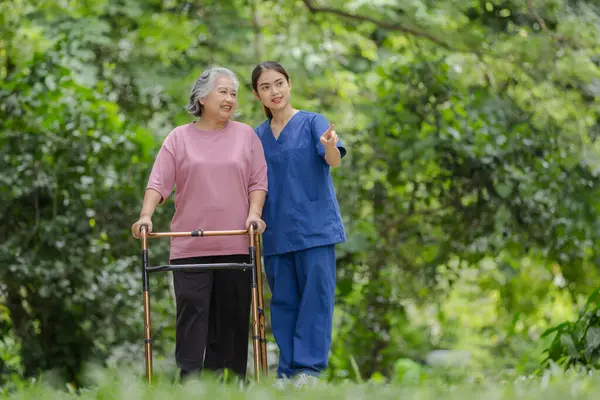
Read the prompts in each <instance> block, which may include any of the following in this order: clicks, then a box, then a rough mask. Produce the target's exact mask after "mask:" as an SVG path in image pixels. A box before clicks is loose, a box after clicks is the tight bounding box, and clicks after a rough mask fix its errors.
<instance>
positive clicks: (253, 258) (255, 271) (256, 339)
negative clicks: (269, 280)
mask: <svg viewBox="0 0 600 400" xmlns="http://www.w3.org/2000/svg"><path fill="white" fill-rule="evenodd" d="M256 229H257V225H256V223H253V224H252V225H251V226H250V228H249V229H246V230H228V231H203V230H202V229H198V230H195V231H192V232H148V227H147V226H146V225H142V227H141V230H140V231H141V236H142V237H141V241H142V251H141V257H142V270H143V281H142V285H143V294H144V347H145V360H146V378H147V380H148V383H149V384H151V383H152V335H151V333H152V325H151V319H150V285H149V275H150V273H152V272H165V271H175V270H178V271H179V270H185V271H200V270H217V269H236V270H242V271H246V270H248V269H250V270H252V289H251V290H252V307H251V309H252V343H253V348H254V377H255V380H256V383H259V382H260V374H261V372H262V373H264V374H265V375H266V374H267V340H266V338H265V314H264V306H263V285H262V262H261V250H260V234H258V232H257V231H256ZM233 235H248V239H249V255H250V263H220V264H185V265H162V266H155V267H151V266H150V265H149V263H148V238H164V237H199V238H202V237H206V236H233Z"/></svg>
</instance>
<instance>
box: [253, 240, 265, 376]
mask: <svg viewBox="0 0 600 400" xmlns="http://www.w3.org/2000/svg"><path fill="white" fill-rule="evenodd" d="M260 238H261V236H260V235H259V234H257V235H256V240H255V243H256V283H257V292H258V328H259V340H260V359H261V367H262V372H263V373H264V374H265V376H266V375H267V373H268V364H267V338H266V336H265V307H264V296H263V283H262V250H261V247H260V246H261V241H260Z"/></svg>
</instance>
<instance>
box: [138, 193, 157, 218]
mask: <svg viewBox="0 0 600 400" xmlns="http://www.w3.org/2000/svg"><path fill="white" fill-rule="evenodd" d="M161 201H162V195H161V194H160V193H158V191H156V190H155V189H152V188H148V189H147V190H146V193H145V194H144V202H143V203H142V211H140V217H152V214H154V210H156V206H157V205H158V204H159V203H160V202H161Z"/></svg>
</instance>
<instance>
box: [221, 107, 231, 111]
mask: <svg viewBox="0 0 600 400" xmlns="http://www.w3.org/2000/svg"><path fill="white" fill-rule="evenodd" d="M221 108H222V109H224V110H227V111H231V106H221Z"/></svg>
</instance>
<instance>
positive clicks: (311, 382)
mask: <svg viewBox="0 0 600 400" xmlns="http://www.w3.org/2000/svg"><path fill="white" fill-rule="evenodd" d="M319 382H320V379H319V378H317V377H316V376H312V375H309V374H307V373H306V372H301V373H299V374H298V375H296V380H295V382H294V387H295V388H296V389H299V388H301V387H311V388H314V387H316V386H317V385H318V384H319Z"/></svg>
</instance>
